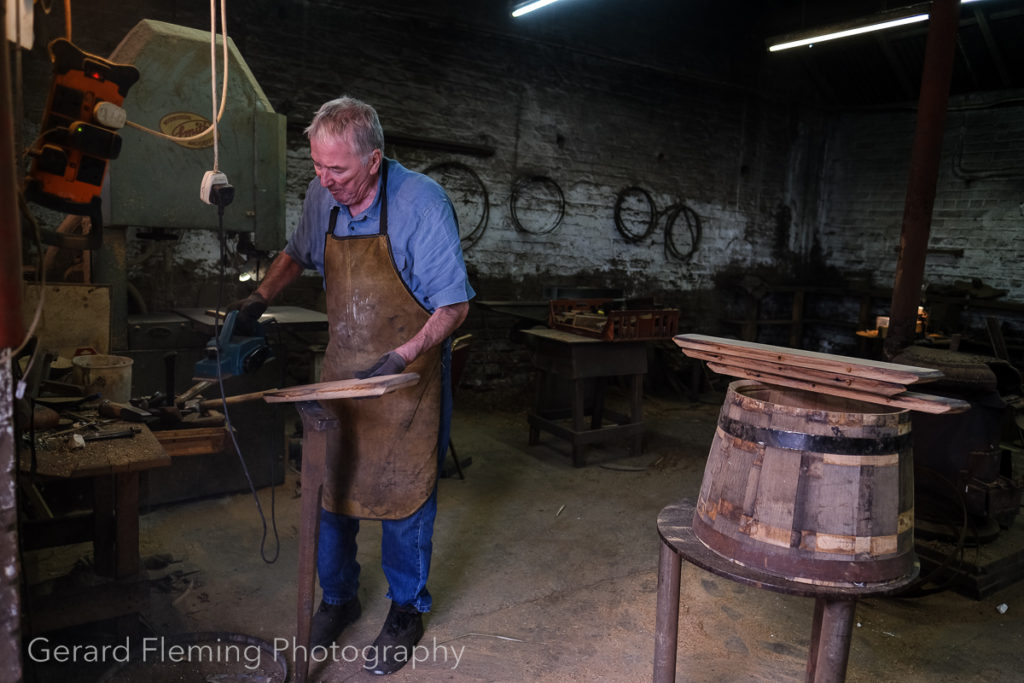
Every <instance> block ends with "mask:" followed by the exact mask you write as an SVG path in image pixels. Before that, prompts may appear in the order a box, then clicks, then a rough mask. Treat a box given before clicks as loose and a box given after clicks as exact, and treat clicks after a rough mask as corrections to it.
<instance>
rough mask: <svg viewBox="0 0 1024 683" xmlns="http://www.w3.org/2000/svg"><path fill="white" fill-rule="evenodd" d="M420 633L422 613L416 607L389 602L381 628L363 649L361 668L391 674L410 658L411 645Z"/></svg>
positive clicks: (416, 641)
mask: <svg viewBox="0 0 1024 683" xmlns="http://www.w3.org/2000/svg"><path fill="white" fill-rule="evenodd" d="M422 637H423V617H422V616H421V615H420V613H419V612H418V611H417V610H416V608H415V607H413V606H411V605H409V606H406V607H402V606H400V605H399V604H398V603H395V602H392V603H391V609H390V610H388V618H387V619H386V620H385V621H384V628H382V629H381V630H380V635H378V636H377V640H375V641H373V645H371V646H370V647H368V648H365V649H364V656H365V657H366V662H365V663H364V664H363V668H364V669H366V670H367V671H369V672H370V673H373V674H377V675H384V674H393V673H395V672H396V671H398V670H399V669H401V668H402V667H403V666H405V665H406V663H407V662H408V661H409V660H410V659H412V651H413V646H414V645H416V643H418V642H420V638H422Z"/></svg>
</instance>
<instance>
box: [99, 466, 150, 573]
mask: <svg viewBox="0 0 1024 683" xmlns="http://www.w3.org/2000/svg"><path fill="white" fill-rule="evenodd" d="M93 519H94V523H95V526H94V529H93V542H92V548H93V562H94V564H95V567H96V573H97V574H98V575H100V576H111V577H114V578H118V579H120V578H124V577H126V576H131V575H133V574H137V573H138V571H139V473H138V472H122V473H119V474H113V475H110V476H100V477H96V478H95V480H94V481H93Z"/></svg>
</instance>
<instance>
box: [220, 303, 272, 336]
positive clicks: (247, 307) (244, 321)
mask: <svg viewBox="0 0 1024 683" xmlns="http://www.w3.org/2000/svg"><path fill="white" fill-rule="evenodd" d="M231 311H238V317H237V318H236V319H235V329H236V330H238V332H239V333H240V334H244V335H254V334H256V333H257V332H259V327H258V324H257V323H259V319H260V316H261V315H263V314H264V313H265V312H266V311H267V300H266V299H265V298H263V295H262V294H260V293H259V292H253V293H252V294H250V295H249V296H247V297H246V298H244V299H241V300H239V301H236V302H234V303H233V304H231V305H230V306H228V308H227V310H226V311H225V312H226V313H230V312H231Z"/></svg>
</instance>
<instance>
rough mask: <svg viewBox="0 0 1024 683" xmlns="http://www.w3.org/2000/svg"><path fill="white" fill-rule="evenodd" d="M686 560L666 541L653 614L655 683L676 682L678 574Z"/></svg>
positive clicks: (662, 551)
mask: <svg viewBox="0 0 1024 683" xmlns="http://www.w3.org/2000/svg"><path fill="white" fill-rule="evenodd" d="M682 563H683V560H682V558H681V557H679V553H677V552H676V551H675V549H674V548H672V546H670V545H669V544H668V543H666V542H665V541H664V540H663V541H662V542H661V553H660V555H659V556H658V603H657V608H656V610H655V613H654V682H655V683H671V681H674V680H676V651H677V649H678V647H679V575H680V573H681V572H680V569H681V566H682Z"/></svg>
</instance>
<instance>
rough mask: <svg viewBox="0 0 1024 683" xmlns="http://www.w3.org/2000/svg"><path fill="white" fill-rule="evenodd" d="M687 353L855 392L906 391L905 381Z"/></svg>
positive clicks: (742, 358)
mask: <svg viewBox="0 0 1024 683" xmlns="http://www.w3.org/2000/svg"><path fill="white" fill-rule="evenodd" d="M686 355H687V356H690V357H691V358H697V359H700V360H706V361H708V362H709V363H718V364H720V365H729V366H732V367H737V368H745V369H747V370H751V371H754V372H764V373H768V374H772V375H782V376H783V377H793V378H795V379H803V380H806V381H809V382H816V383H819V384H822V385H824V386H834V387H839V388H845V389H853V390H855V391H864V392H867V393H874V394H880V395H882V396H895V395H896V394H901V393H903V392H904V391H906V390H907V387H906V385H905V384H898V383H895V382H883V381H881V380H877V379H869V378H866V377H857V376H855V375H845V374H841V373H838V372H828V371H826V370H812V369H811V368H800V367H795V366H792V365H785V364H783V363H769V362H767V361H760V360H754V359H752V358H744V357H742V356H727V355H725V354H723V353H711V352H705V351H689V352H688V353H687V354H686Z"/></svg>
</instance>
